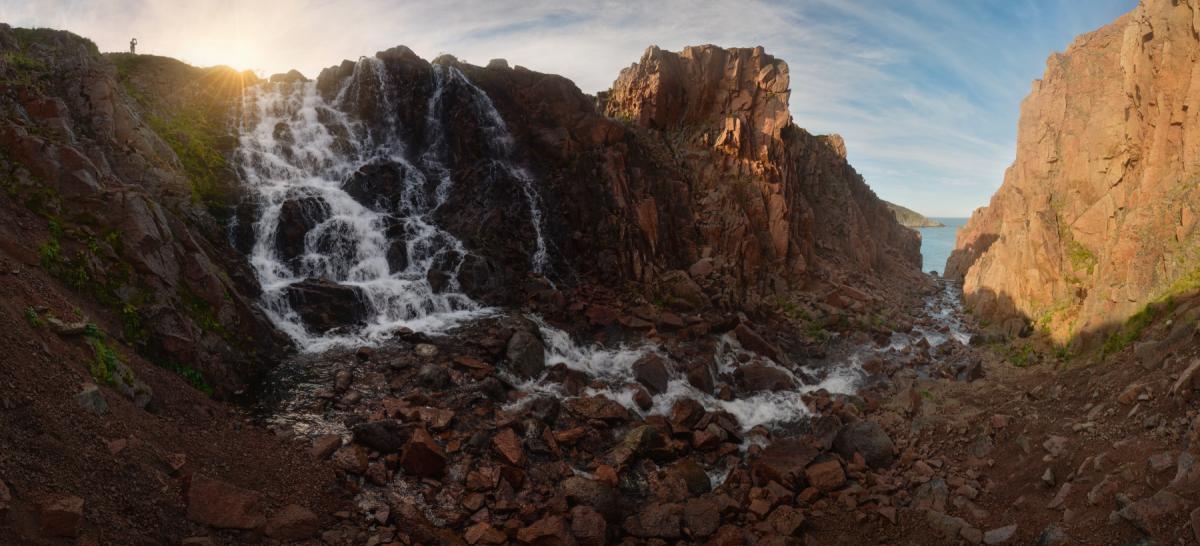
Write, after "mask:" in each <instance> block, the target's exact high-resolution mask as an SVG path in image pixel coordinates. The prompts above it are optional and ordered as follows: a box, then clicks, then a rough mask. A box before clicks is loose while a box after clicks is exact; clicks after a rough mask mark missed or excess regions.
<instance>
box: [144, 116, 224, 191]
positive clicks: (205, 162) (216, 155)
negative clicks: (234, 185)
mask: <svg viewBox="0 0 1200 546" xmlns="http://www.w3.org/2000/svg"><path fill="white" fill-rule="evenodd" d="M147 121H148V122H149V123H150V127H151V128H152V129H154V132H156V133H158V135H159V136H160V137H162V138H163V140H165V141H166V142H167V144H168V145H169V146H170V147H171V150H173V151H174V152H175V155H176V156H178V157H179V162H180V163H181V164H182V165H183V170H184V172H186V173H187V176H188V182H189V183H190V185H191V190H192V200H193V201H194V202H196V203H201V204H205V205H209V206H223V205H224V203H225V200H226V198H227V195H226V191H225V189H223V187H222V184H221V180H222V173H223V172H224V171H225V170H226V169H227V168H228V164H227V162H226V161H225V157H224V156H223V155H222V154H221V152H220V151H219V149H218V146H217V143H218V141H219V139H220V138H221V136H222V135H223V134H224V133H225V131H224V129H223V127H220V126H218V125H217V124H215V123H213V121H212V116H211V115H208V114H207V113H205V112H203V111H200V110H199V109H189V110H184V111H182V112H179V113H178V114H176V115H174V116H171V117H164V116H149V118H148V119H147Z"/></svg>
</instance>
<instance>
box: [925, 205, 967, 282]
mask: <svg viewBox="0 0 1200 546" xmlns="http://www.w3.org/2000/svg"><path fill="white" fill-rule="evenodd" d="M931 218H932V217H931ZM933 219H934V220H937V221H939V222H941V223H943V224H946V227H940V228H918V229H917V231H919V232H921V269H922V270H924V271H926V272H929V271H937V272H938V274H941V273H942V271H943V270H945V269H946V258H949V257H950V252H951V251H953V250H954V238H955V237H956V236H957V235H958V229H959V228H961V227H963V224H966V223H967V219H966V218H933Z"/></svg>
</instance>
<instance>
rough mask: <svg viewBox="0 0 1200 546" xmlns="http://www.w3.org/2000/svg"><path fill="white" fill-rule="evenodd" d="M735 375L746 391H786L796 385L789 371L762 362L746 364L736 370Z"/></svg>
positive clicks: (739, 384) (741, 387) (741, 388)
mask: <svg viewBox="0 0 1200 546" xmlns="http://www.w3.org/2000/svg"><path fill="white" fill-rule="evenodd" d="M733 376H734V378H735V379H736V380H737V384H738V388H739V389H740V390H742V391H744V392H751V393H753V392H761V391H785V390H790V389H794V388H795V387H796V382H795V381H793V380H792V376H791V375H789V374H788V373H787V372H785V371H783V370H782V369H779V368H777V367H775V366H769V365H767V364H763V363H761V362H751V363H749V364H744V365H742V366H740V367H738V369H737V370H735V371H734V373H733Z"/></svg>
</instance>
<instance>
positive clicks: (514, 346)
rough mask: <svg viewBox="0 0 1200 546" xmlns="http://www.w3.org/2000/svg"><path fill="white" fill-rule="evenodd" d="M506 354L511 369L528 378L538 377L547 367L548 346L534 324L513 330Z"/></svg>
mask: <svg viewBox="0 0 1200 546" xmlns="http://www.w3.org/2000/svg"><path fill="white" fill-rule="evenodd" d="M505 356H506V357H507V358H508V366H509V369H510V370H512V372H513V373H515V374H517V375H518V376H520V377H524V378H526V379H534V378H537V377H538V376H540V375H542V371H544V370H545V369H546V346H545V345H544V344H543V343H542V338H541V336H539V335H538V334H537V330H536V328H535V327H533V326H532V324H531V325H530V327H528V328H526V329H521V330H517V331H516V332H513V335H512V337H510V338H508V347H507V349H505Z"/></svg>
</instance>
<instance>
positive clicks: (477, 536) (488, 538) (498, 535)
mask: <svg viewBox="0 0 1200 546" xmlns="http://www.w3.org/2000/svg"><path fill="white" fill-rule="evenodd" d="M463 538H464V539H466V541H467V544H471V545H472V546H474V545H476V544H504V543H505V541H507V540H508V535H506V534H504V531H501V530H499V529H497V528H495V527H494V526H492V524H490V523H488V522H486V521H481V522H479V523H476V524H475V525H472V526H470V527H468V528H467V530H466V532H465V533H463Z"/></svg>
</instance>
